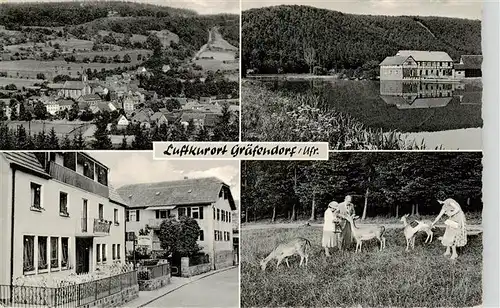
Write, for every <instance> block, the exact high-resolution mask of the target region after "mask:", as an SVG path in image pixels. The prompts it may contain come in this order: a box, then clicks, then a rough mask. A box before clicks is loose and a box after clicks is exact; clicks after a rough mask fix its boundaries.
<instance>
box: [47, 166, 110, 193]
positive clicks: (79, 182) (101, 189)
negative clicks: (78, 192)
mask: <svg viewBox="0 0 500 308" xmlns="http://www.w3.org/2000/svg"><path fill="white" fill-rule="evenodd" d="M49 174H50V176H52V177H53V178H54V179H55V180H58V181H61V182H63V183H66V184H69V185H72V186H75V187H78V188H80V189H83V190H85V191H88V192H90V193H93V194H96V195H99V196H101V197H104V198H108V197H109V189H108V187H107V186H105V185H102V184H100V183H98V182H96V181H94V180H92V179H89V178H88V177H86V176H84V175H81V174H78V173H76V172H75V171H73V170H71V169H68V168H66V167H63V166H61V165H58V164H56V163H55V162H54V161H51V162H50V166H49Z"/></svg>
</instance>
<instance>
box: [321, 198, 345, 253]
mask: <svg viewBox="0 0 500 308" xmlns="http://www.w3.org/2000/svg"><path fill="white" fill-rule="evenodd" d="M338 205H339V204H338V203H337V202H335V201H332V202H330V204H328V208H327V209H326V211H325V216H324V222H323V239H322V240H321V245H322V246H323V247H324V248H325V255H326V256H327V257H329V256H330V251H329V250H330V248H333V247H339V244H340V243H339V242H340V241H339V240H340V239H339V233H338V231H337V227H336V223H338V218H337V215H336V212H337V210H338Z"/></svg>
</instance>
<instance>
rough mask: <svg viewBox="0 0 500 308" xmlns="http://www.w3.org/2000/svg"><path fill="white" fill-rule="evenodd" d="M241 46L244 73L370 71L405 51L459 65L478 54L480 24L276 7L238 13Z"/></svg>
mask: <svg viewBox="0 0 500 308" xmlns="http://www.w3.org/2000/svg"><path fill="white" fill-rule="evenodd" d="M242 45H243V46H242V56H243V62H242V65H243V68H244V70H243V72H245V71H246V69H254V70H255V71H256V72H258V73H262V74H266V73H268V74H273V73H308V72H312V68H313V67H314V66H319V67H321V68H322V69H325V70H331V69H358V68H367V69H369V68H370V67H372V66H375V67H378V63H380V62H381V61H382V60H383V59H384V58H385V57H387V56H391V55H394V54H396V52H397V51H398V50H405V49H406V50H440V51H446V52H447V53H448V54H449V55H450V56H451V57H452V58H453V59H454V60H455V61H458V59H459V58H460V55H463V54H481V21H479V20H468V19H458V18H443V17H418V16H372V15H354V14H344V13H341V12H337V11H330V10H325V9H318V8H314V7H309V6H298V5H294V6H275V7H267V8H259V9H251V10H247V11H244V12H243V13H242Z"/></svg>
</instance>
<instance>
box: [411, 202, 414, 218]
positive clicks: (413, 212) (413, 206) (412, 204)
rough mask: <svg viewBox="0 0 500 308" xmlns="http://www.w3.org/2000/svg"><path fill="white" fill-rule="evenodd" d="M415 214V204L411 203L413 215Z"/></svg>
mask: <svg viewBox="0 0 500 308" xmlns="http://www.w3.org/2000/svg"><path fill="white" fill-rule="evenodd" d="M413 215H415V204H412V205H411V216H413Z"/></svg>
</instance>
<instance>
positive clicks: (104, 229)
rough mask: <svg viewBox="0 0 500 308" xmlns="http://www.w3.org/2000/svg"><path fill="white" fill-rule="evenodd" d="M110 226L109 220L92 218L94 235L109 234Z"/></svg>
mask: <svg viewBox="0 0 500 308" xmlns="http://www.w3.org/2000/svg"><path fill="white" fill-rule="evenodd" d="M110 227H111V221H106V220H101V219H98V218H94V228H93V231H94V235H96V236H106V235H109V229H110Z"/></svg>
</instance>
